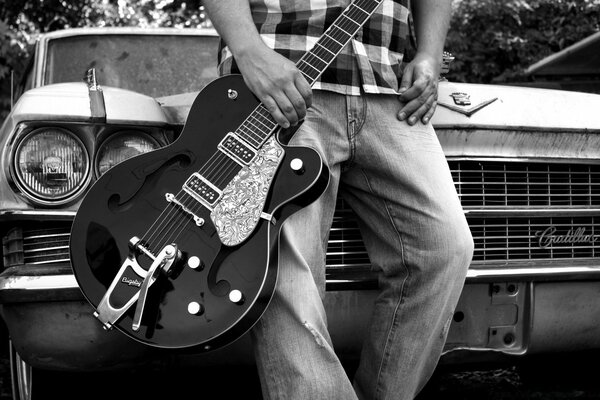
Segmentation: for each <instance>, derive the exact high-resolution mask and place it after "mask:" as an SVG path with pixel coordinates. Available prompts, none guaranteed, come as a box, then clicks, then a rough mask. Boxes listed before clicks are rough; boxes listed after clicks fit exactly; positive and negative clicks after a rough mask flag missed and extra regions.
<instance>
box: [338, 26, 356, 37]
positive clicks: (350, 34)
mask: <svg viewBox="0 0 600 400" xmlns="http://www.w3.org/2000/svg"><path fill="white" fill-rule="evenodd" d="M336 29H339V30H340V31H342V32H344V33H345V34H346V35H348V39H350V38H351V37H352V36H353V34H352V33H350V32H347V31H345V30H344V29H343V28H342V27H341V26H336ZM348 39H346V40H348Z"/></svg>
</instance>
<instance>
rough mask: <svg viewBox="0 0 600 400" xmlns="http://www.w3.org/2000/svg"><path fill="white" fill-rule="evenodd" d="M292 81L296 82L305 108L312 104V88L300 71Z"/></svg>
mask: <svg viewBox="0 0 600 400" xmlns="http://www.w3.org/2000/svg"><path fill="white" fill-rule="evenodd" d="M294 83H295V84H296V89H298V92H299V93H300V95H301V96H302V98H303V99H304V104H305V105H306V108H309V107H310V106H311V105H312V88H311V87H310V85H309V84H308V82H307V81H306V79H304V76H302V74H301V73H298V75H297V76H296V79H295V80H294Z"/></svg>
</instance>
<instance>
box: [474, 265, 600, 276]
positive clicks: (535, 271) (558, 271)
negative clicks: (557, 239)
mask: <svg viewBox="0 0 600 400" xmlns="http://www.w3.org/2000/svg"><path fill="white" fill-rule="evenodd" d="M596 274H597V275H598V277H600V266H576V267H553V268H545V267H542V268H515V269H512V268H493V269H492V268H489V269H488V268H486V269H474V268H470V269H469V270H468V271H467V279H478V278H503V279H504V278H510V279H513V278H520V277H525V276H531V277H539V276H543V277H545V278H566V277H568V276H574V275H577V276H580V275H596Z"/></svg>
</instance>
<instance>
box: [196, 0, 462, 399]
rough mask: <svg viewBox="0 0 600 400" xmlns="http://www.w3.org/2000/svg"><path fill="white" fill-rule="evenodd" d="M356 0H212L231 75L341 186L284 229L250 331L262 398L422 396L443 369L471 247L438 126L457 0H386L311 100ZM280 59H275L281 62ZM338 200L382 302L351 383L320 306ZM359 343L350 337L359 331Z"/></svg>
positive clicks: (224, 64) (223, 67)
mask: <svg viewBox="0 0 600 400" xmlns="http://www.w3.org/2000/svg"><path fill="white" fill-rule="evenodd" d="M349 2H350V0H204V2H203V3H204V5H205V6H206V7H207V10H208V12H209V16H210V18H211V21H212V22H213V24H214V26H215V27H216V29H217V31H218V32H219V33H220V35H221V36H222V38H223V40H224V42H225V44H226V45H227V47H225V48H224V49H223V50H222V52H221V60H220V66H219V67H220V71H221V73H228V72H232V71H233V72H237V70H238V69H239V71H240V72H241V73H242V75H243V76H244V80H245V82H246V84H247V85H248V87H249V88H250V89H251V90H252V92H253V93H254V94H255V95H256V96H257V97H258V98H259V99H260V100H261V101H262V103H263V104H264V105H265V107H266V108H267V109H268V110H269V112H270V113H271V114H272V116H273V118H274V119H275V120H276V121H277V122H278V123H279V124H280V125H281V126H283V127H284V128H287V127H289V126H291V125H295V124H297V123H298V122H299V121H300V120H304V122H303V124H302V125H301V126H300V128H299V130H298V131H297V132H296V134H295V135H294V136H293V138H292V141H291V142H290V144H291V145H294V144H297V145H305V146H310V147H313V148H315V149H316V150H317V151H319V152H320V154H321V155H322V156H323V158H324V160H325V162H326V163H327V165H328V166H329V168H330V172H331V181H330V184H329V186H328V188H327V190H326V191H325V193H324V194H323V195H322V196H321V197H320V198H319V199H318V200H317V201H316V202H315V203H313V204H312V205H310V206H308V207H306V208H305V209H303V210H301V211H300V212H298V213H297V214H295V215H293V216H292V217H290V218H289V220H288V221H286V223H285V224H284V226H283V228H282V236H281V243H280V245H281V248H280V251H281V254H280V258H279V278H278V283H277V289H276V292H275V294H274V297H273V300H272V302H271V304H270V305H269V307H268V308H267V310H266V312H265V314H264V316H263V317H262V318H261V319H260V321H259V322H258V323H257V324H256V325H255V327H254V328H253V329H252V338H253V342H254V348H255V356H256V362H257V366H258V371H259V376H260V379H261V385H262V389H263V395H264V398H265V399H278V400H279V399H311V400H317V399H327V400H331V399H340V400H348V399H356V398H360V399H412V398H414V396H415V395H416V394H417V393H418V392H419V390H420V389H421V388H422V387H423V386H424V384H425V383H426V381H427V379H428V378H429V377H430V375H431V373H432V372H433V370H434V368H435V365H436V364H437V361H438V358H439V356H440V354H441V350H442V347H443V344H444V341H445V338H446V334H447V331H448V326H449V325H450V322H451V317H452V315H453V310H454V307H455V306H456V302H457V301H458V297H459V295H460V291H461V289H462V286H463V283H464V278H465V275H466V270H467V267H468V265H469V263H470V260H471V256H472V251H473V242H472V238H471V235H470V232H469V228H468V225H467V223H466V220H465V217H464V213H463V211H462V208H461V205H460V202H459V200H458V196H457V194H456V191H455V188H454V184H453V182H452V178H451V175H450V172H449V169H448V164H447V162H446V160H445V157H444V154H443V152H442V149H441V147H440V144H439V142H438V140H437V137H436V135H435V133H434V131H433V129H432V127H431V125H430V124H429V121H430V119H431V117H432V115H433V113H434V110H435V105H436V98H437V79H438V75H439V69H440V63H441V57H442V49H443V44H444V40H445V36H446V32H447V28H448V21H449V17H450V0H443V1H442V0H419V1H415V2H414V4H413V5H412V12H413V15H414V23H415V31H416V37H417V42H418V47H417V52H416V54H415V56H414V58H413V59H412V60H411V61H410V63H408V64H407V65H403V54H404V52H405V49H406V47H407V44H408V41H409V27H408V26H409V25H408V18H409V8H408V4H407V2H408V0H384V1H383V3H382V4H381V5H380V6H379V7H378V9H377V10H376V12H375V13H374V15H373V16H372V17H371V18H370V19H369V21H367V22H366V24H365V26H364V27H363V28H362V29H361V30H360V31H359V33H358V34H357V35H356V37H355V38H354V39H353V40H352V43H351V45H348V46H346V48H345V49H344V51H342V53H341V54H340V55H339V56H338V57H337V58H336V60H335V61H334V62H333V64H332V65H331V66H330V67H329V68H328V70H327V71H326V72H325V73H324V74H323V76H322V77H321V79H320V80H319V81H318V82H316V83H315V85H314V86H313V89H315V90H314V92H311V88H310V87H309V85H308V83H307V82H306V80H305V79H304V78H303V76H302V75H301V73H300V72H299V70H298V69H297V68H296V66H295V64H294V62H295V61H297V60H298V58H299V57H300V56H301V55H302V54H303V53H304V52H305V51H306V50H308V49H310V47H311V45H312V44H314V42H315V41H316V39H317V38H318V37H319V36H321V35H322V34H323V32H324V30H325V29H326V28H327V27H328V26H329V25H330V23H331V22H332V21H333V20H334V19H335V17H336V16H337V15H339V14H340V13H341V12H342V11H343V9H344V8H345V7H346V6H347V5H348V4H349ZM273 49H275V50H276V51H273ZM338 188H339V189H340V191H341V193H342V195H343V196H344V197H345V199H346V201H347V202H348V203H349V204H350V206H351V207H352V208H353V209H354V211H355V212H356V214H357V215H358V217H359V220H360V225H361V232H362V234H363V238H364V241H365V245H366V246H367V249H368V251H369V256H370V258H371V261H372V264H373V268H374V269H375V270H376V271H378V273H379V288H380V293H379V296H378V298H377V300H376V302H375V307H374V313H373V316H372V319H371V322H370V325H369V326H370V331H369V333H368V337H367V338H366V340H365V343H364V345H363V350H362V354H361V362H360V365H359V367H358V370H357V371H356V374H355V376H354V382H353V383H352V382H350V380H349V379H348V377H347V375H346V373H345V371H344V369H343V367H342V365H341V364H340V361H339V359H338V358H337V356H336V355H335V353H334V351H333V347H332V343H331V339H330V337H329V334H328V332H327V323H326V316H325V312H324V307H323V304H322V297H323V295H324V286H325V284H324V282H325V277H324V273H325V250H326V246H327V237H328V232H329V228H330V226H331V221H332V218H333V212H334V207H335V200H336V196H337V193H338ZM348 334H352V333H351V332H349V333H348Z"/></svg>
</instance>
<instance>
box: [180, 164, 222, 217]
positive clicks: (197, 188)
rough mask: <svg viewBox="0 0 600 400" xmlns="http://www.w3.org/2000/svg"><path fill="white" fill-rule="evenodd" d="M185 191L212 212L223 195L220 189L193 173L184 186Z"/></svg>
mask: <svg viewBox="0 0 600 400" xmlns="http://www.w3.org/2000/svg"><path fill="white" fill-rule="evenodd" d="M183 190H184V191H185V192H186V193H187V194H189V195H190V196H192V197H193V198H195V199H196V200H198V201H199V202H201V203H202V204H203V205H204V206H206V207H207V208H209V209H210V210H211V211H212V209H213V206H214V205H215V204H216V203H217V201H219V199H220V198H221V194H222V192H221V190H220V189H219V188H218V187H216V186H215V185H213V184H212V183H210V182H209V181H208V180H206V178H204V177H203V176H202V175H200V174H199V173H197V172H195V173H193V174H192V176H190V177H189V178H188V180H187V181H186V182H185V183H184V184H183Z"/></svg>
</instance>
